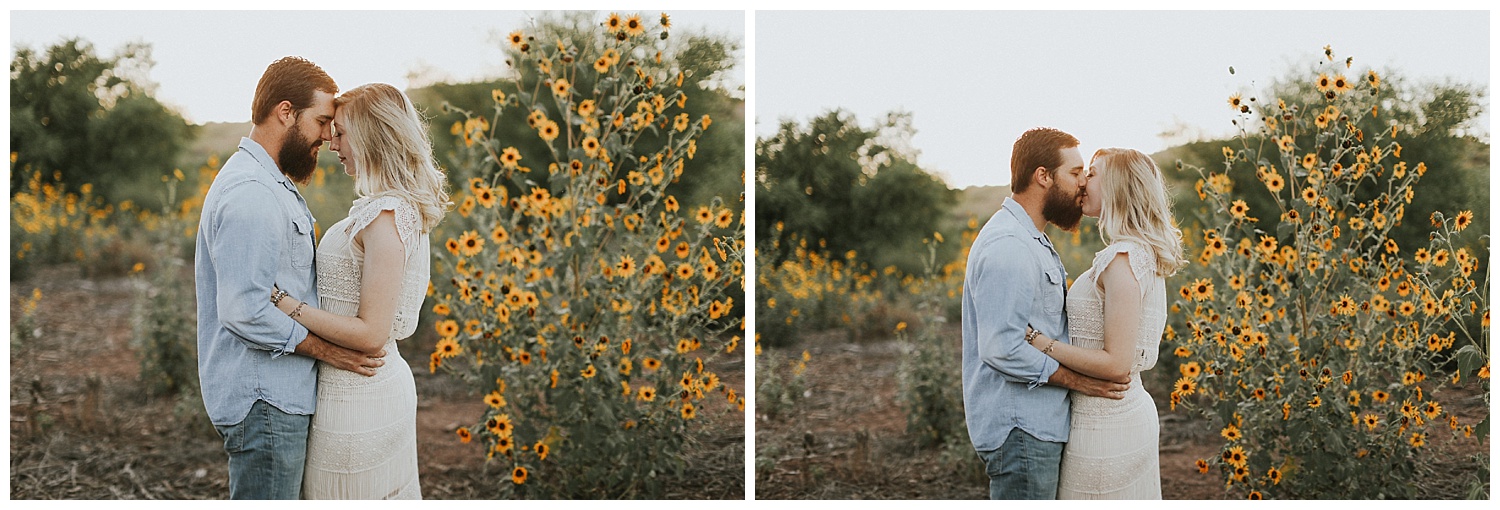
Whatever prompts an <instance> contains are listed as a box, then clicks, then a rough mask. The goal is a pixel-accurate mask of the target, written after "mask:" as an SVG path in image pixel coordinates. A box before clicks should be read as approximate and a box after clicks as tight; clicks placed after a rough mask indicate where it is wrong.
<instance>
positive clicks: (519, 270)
mask: <svg viewBox="0 0 1500 510" xmlns="http://www.w3.org/2000/svg"><path fill="white" fill-rule="evenodd" d="M648 24H649V25H651V26H650V28H649V29H648V27H647V25H648ZM669 28H670V19H669V18H668V17H667V16H666V15H662V16H661V17H660V19H659V21H658V22H655V23H652V22H649V21H643V20H642V19H641V17H640V16H639V15H631V16H628V17H622V16H619V15H617V14H611V15H610V16H609V18H608V20H607V21H606V22H605V23H603V24H602V26H598V27H595V28H593V29H589V30H585V31H582V32H579V33H573V34H571V35H567V34H564V35H560V34H558V33H553V31H552V30H550V29H542V30H540V31H537V32H535V33H528V32H526V31H524V30H522V31H516V32H514V33H511V34H510V36H509V38H508V41H509V44H510V55H511V57H512V58H511V62H512V64H513V65H514V67H515V69H516V71H517V77H516V78H515V80H514V81H513V82H509V83H506V84H504V85H502V86H501V87H500V88H499V89H496V90H494V92H493V94H492V98H493V100H494V102H493V107H492V108H488V109H486V110H482V111H468V110H461V109H458V110H456V111H457V112H458V113H460V114H462V115H463V116H464V118H465V120H463V121H462V122H461V124H459V125H458V126H457V128H456V129H455V130H454V135H455V136H457V137H459V138H460V139H461V141H462V146H461V147H462V149H461V150H460V151H459V152H460V153H459V157H458V158H457V159H456V162H455V165H454V167H453V168H450V170H449V174H450V176H452V177H454V178H456V179H458V182H463V183H466V186H464V187H463V188H462V189H460V190H458V192H456V193H455V194H454V199H455V201H456V202H458V204H459V205H458V206H457V213H458V214H457V215H456V216H453V217H450V218H448V219H446V220H445V221H444V225H443V227H442V229H443V233H442V234H440V235H438V236H434V241H435V242H441V243H443V249H442V250H440V251H439V252H438V255H437V258H438V262H437V263H436V264H435V268H434V270H433V280H434V284H433V287H432V289H431V291H432V296H433V298H434V299H433V302H434V305H433V306H432V312H433V313H434V314H435V315H436V319H437V320H436V321H435V322H436V324H435V329H436V330H437V333H438V335H439V337H440V339H439V341H438V343H437V346H436V350H435V351H434V352H433V353H432V355H431V359H430V363H429V368H430V369H432V370H434V371H436V370H439V369H441V370H443V371H445V372H448V373H451V374H454V375H456V376H458V377H460V378H461V379H462V380H463V381H465V382H466V383H467V384H469V385H471V386H472V387H474V388H476V389H477V390H478V393H480V394H483V395H484V396H483V404H481V405H482V406H483V407H484V411H483V413H482V415H481V416H480V417H479V419H478V420H477V422H476V423H473V424H470V425H468V426H465V427H462V428H460V429H459V430H458V437H457V440H459V441H462V442H465V443H468V442H472V441H476V440H477V441H479V442H480V443H482V444H484V445H485V446H486V451H487V456H488V457H489V459H490V461H491V462H494V463H498V464H500V465H502V466H505V467H506V468H507V469H508V470H509V473H510V477H509V478H508V479H507V480H505V481H503V483H502V485H503V489H504V490H506V491H509V493H510V494H513V495H515V496H521V497H622V496H631V497H638V496H655V495H660V494H661V493H662V489H663V483H664V482H665V480H664V477H665V476H666V475H669V474H671V475H681V474H682V473H683V467H684V465H685V457H684V453H683V447H684V444H685V443H684V438H685V434H686V433H687V432H688V431H689V430H691V429H692V428H694V427H695V426H697V425H698V424H700V423H702V421H703V417H702V413H704V412H706V411H705V409H709V408H720V409H728V410H733V409H739V410H740V411H743V409H744V397H743V396H741V395H740V394H739V392H738V391H737V390H735V389H734V388H731V387H729V386H727V385H725V384H723V382H722V381H721V380H720V378H719V375H718V374H716V373H715V372H714V370H713V367H714V366H715V365H714V363H715V362H718V361H721V360H722V361H724V362H734V361H735V360H736V359H743V358H742V357H741V356H742V355H743V354H742V351H741V350H739V349H738V347H739V344H740V341H741V335H742V334H743V333H742V331H743V324H742V319H741V316H740V315H739V314H738V313H737V312H736V303H735V301H736V300H735V296H740V295H743V293H744V281H743V279H742V276H743V273H744V229H743V228H744V227H743V223H742V222H743V217H742V215H741V214H740V212H739V209H740V206H739V204H738V203H732V202H727V201H725V200H723V199H721V198H717V197H716V198H714V199H713V200H712V201H711V202H710V203H707V204H698V205H693V204H681V203H679V202H678V200H677V198H676V197H675V196H673V195H671V194H669V193H667V192H666V188H667V186H668V185H669V184H671V183H672V182H674V181H677V180H678V179H693V178H695V177H696V176H695V175H694V174H693V168H694V166H695V165H694V161H693V160H694V157H695V156H696V152H697V142H696V141H697V140H698V138H699V137H701V136H702V134H703V133H704V132H705V131H706V130H708V129H710V126H711V125H712V123H713V119H711V118H710V117H708V116H706V115H705V116H702V117H699V118H690V117H689V116H688V115H687V114H685V113H680V111H679V110H681V109H682V108H683V106H684V105H685V104H686V102H687V101H688V99H689V98H688V97H687V96H686V95H685V94H684V93H683V92H682V91H681V90H680V87H681V85H682V83H683V81H684V79H686V77H685V76H684V73H682V72H681V71H680V70H678V69H676V68H674V66H673V62H672V60H671V58H668V57H670V55H664V52H669V51H671V47H670V46H667V45H666V43H665V41H666V40H667V37H668V35H667V34H668V29H669ZM449 108H452V107H449ZM521 122H524V123H525V124H526V125H527V126H529V127H530V128H531V130H529V131H527V133H528V134H527V135H526V136H527V137H528V138H529V137H533V136H534V137H537V139H540V140H541V141H542V142H544V144H543V145H541V147H543V148H544V150H534V149H530V150H528V149H527V148H528V147H535V146H536V145H535V144H534V139H533V140H506V139H499V138H496V137H495V134H496V133H497V132H505V131H497V129H498V128H499V127H501V126H507V127H508V126H510V125H513V124H515V123H521ZM523 142H524V143H523ZM518 147H519V148H518ZM511 190H520V191H519V192H517V193H515V194H514V195H512V193H511ZM476 404H477V403H476Z"/></svg>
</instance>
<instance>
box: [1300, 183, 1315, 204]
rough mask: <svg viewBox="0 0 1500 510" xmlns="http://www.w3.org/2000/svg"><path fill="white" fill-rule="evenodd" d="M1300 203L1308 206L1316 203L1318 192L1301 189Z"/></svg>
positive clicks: (1311, 189) (1313, 189)
mask: <svg viewBox="0 0 1500 510" xmlns="http://www.w3.org/2000/svg"><path fill="white" fill-rule="evenodd" d="M1302 201H1304V202H1307V203H1309V204H1311V203H1315V202H1317V201H1318V190H1317V189H1316V188H1310V187H1309V188H1302Z"/></svg>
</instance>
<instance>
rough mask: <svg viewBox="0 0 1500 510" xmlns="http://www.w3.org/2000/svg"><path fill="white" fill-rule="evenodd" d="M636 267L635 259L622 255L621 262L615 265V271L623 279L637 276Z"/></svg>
mask: <svg viewBox="0 0 1500 510" xmlns="http://www.w3.org/2000/svg"><path fill="white" fill-rule="evenodd" d="M635 267H636V266H635V257H631V256H629V255H621V256H620V262H619V263H617V264H615V271H616V272H617V273H618V274H619V275H620V276H622V277H623V276H630V275H633V274H635Z"/></svg>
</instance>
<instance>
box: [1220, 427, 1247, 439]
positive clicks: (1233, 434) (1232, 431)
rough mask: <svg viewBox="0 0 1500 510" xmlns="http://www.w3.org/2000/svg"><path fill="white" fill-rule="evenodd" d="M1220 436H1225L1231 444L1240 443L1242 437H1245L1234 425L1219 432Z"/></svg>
mask: <svg viewBox="0 0 1500 510" xmlns="http://www.w3.org/2000/svg"><path fill="white" fill-rule="evenodd" d="M1219 435H1221V436H1224V439H1227V440H1229V441H1231V442H1233V441H1238V440H1239V439H1240V438H1241V437H1244V434H1241V433H1240V428H1239V427H1236V426H1235V425H1234V424H1233V423H1231V424H1229V425H1228V426H1226V427H1224V430H1221V431H1219Z"/></svg>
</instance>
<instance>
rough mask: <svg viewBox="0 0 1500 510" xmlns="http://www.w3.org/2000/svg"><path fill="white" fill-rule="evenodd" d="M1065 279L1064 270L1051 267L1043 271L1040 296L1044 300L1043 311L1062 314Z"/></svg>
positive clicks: (1049, 313)
mask: <svg viewBox="0 0 1500 510" xmlns="http://www.w3.org/2000/svg"><path fill="white" fill-rule="evenodd" d="M1066 284H1067V282H1065V281H1063V276H1062V272H1061V271H1059V270H1056V269H1051V270H1047V271H1043V272H1042V287H1041V293H1040V295H1039V296H1038V298H1039V299H1041V301H1042V311H1044V312H1046V313H1047V314H1048V315H1053V314H1061V313H1062V311H1063V285H1066Z"/></svg>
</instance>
